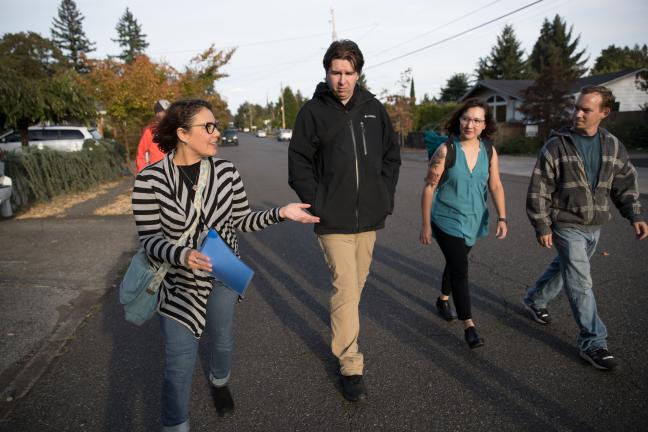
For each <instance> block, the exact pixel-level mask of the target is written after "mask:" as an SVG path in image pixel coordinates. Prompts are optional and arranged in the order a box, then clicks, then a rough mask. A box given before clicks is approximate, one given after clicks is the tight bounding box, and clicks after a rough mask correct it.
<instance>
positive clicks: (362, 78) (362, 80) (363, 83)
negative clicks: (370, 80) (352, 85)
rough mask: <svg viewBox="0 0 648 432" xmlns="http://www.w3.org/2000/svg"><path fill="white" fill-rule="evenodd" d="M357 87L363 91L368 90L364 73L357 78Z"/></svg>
mask: <svg viewBox="0 0 648 432" xmlns="http://www.w3.org/2000/svg"><path fill="white" fill-rule="evenodd" d="M358 85H359V86H360V87H362V88H364V89H365V90H369V86H367V75H365V74H364V72H362V73H361V74H360V76H359V77H358Z"/></svg>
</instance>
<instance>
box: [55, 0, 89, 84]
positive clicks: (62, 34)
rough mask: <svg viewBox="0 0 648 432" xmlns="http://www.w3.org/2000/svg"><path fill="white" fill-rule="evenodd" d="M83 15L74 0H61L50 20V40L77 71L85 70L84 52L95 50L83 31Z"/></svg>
mask: <svg viewBox="0 0 648 432" xmlns="http://www.w3.org/2000/svg"><path fill="white" fill-rule="evenodd" d="M84 19H85V17H84V16H83V15H82V14H81V12H79V10H78V9H77V5H76V3H75V2H74V0H62V1H61V5H60V6H59V8H58V17H54V20H53V22H52V28H51V30H50V31H51V33H52V40H53V42H54V43H55V44H56V46H58V47H59V49H61V51H63V52H64V53H65V56H66V57H67V58H68V59H69V61H70V63H71V64H72V65H73V66H74V69H75V70H76V71H77V72H87V70H88V68H87V65H86V62H85V57H86V54H87V53H89V52H92V51H94V50H95V48H94V43H92V42H90V41H89V40H88V38H87V37H86V35H85V32H84V31H83V20H84Z"/></svg>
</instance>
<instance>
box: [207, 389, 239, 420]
mask: <svg viewBox="0 0 648 432" xmlns="http://www.w3.org/2000/svg"><path fill="white" fill-rule="evenodd" d="M211 394H212V399H213V401H214V407H216V413H217V414H218V416H219V417H229V416H231V415H232V414H234V399H232V393H230V390H229V387H228V386H226V385H225V386H222V387H214V386H211Z"/></svg>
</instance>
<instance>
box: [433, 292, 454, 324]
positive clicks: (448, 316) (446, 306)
mask: <svg viewBox="0 0 648 432" xmlns="http://www.w3.org/2000/svg"><path fill="white" fill-rule="evenodd" d="M436 308H437V311H439V315H441V318H443V319H444V320H446V321H452V320H455V319H457V315H456V314H455V313H454V312H453V311H452V308H451V307H450V302H449V301H448V300H441V297H437V301H436Z"/></svg>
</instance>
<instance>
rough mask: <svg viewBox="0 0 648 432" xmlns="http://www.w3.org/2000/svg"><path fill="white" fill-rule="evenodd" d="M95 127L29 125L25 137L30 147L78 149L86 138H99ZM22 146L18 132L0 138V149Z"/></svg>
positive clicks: (61, 149) (11, 149) (9, 149)
mask: <svg viewBox="0 0 648 432" xmlns="http://www.w3.org/2000/svg"><path fill="white" fill-rule="evenodd" d="M101 138H102V136H101V134H100V133H99V132H98V131H97V129H95V128H88V127H85V126H30V127H29V129H27V139H28V140H29V146H30V147H37V148H39V149H43V148H44V147H48V148H51V149H53V150H60V151H79V150H81V149H82V148H83V143H84V142H85V141H86V140H98V139H101ZM21 146H22V143H21V141H20V132H12V133H9V134H6V135H4V136H2V138H0V149H2V150H6V151H14V150H19V149H20V148H21Z"/></svg>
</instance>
